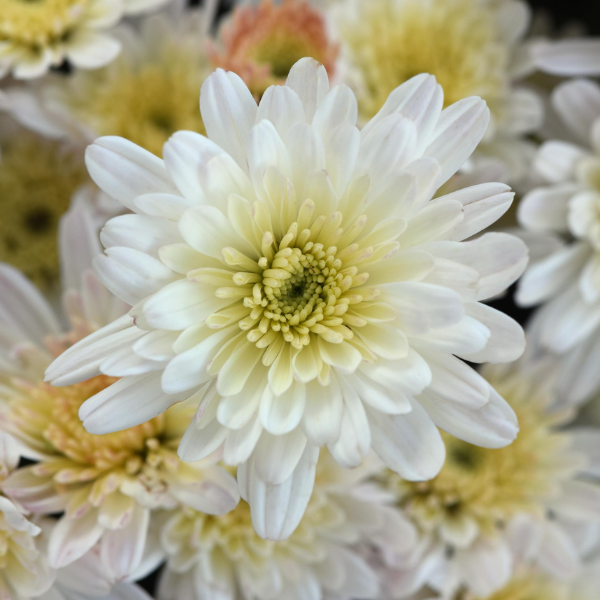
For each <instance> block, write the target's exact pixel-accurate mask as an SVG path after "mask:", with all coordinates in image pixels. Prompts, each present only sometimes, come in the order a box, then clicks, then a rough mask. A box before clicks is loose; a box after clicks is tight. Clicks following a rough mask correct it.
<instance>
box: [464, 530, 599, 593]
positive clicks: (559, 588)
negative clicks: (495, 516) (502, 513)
mask: <svg viewBox="0 0 600 600" xmlns="http://www.w3.org/2000/svg"><path fill="white" fill-rule="evenodd" d="M523 525H524V524H523V523H518V522H513V523H511V524H510V525H509V526H508V528H507V535H506V537H507V541H508V543H509V545H510V546H511V548H512V550H513V556H514V561H513V566H512V573H511V577H510V580H509V581H508V582H507V583H506V585H504V586H503V587H502V588H501V589H499V590H497V591H495V592H494V593H492V594H486V595H478V594H474V593H472V592H471V593H469V592H464V591H463V592H462V593H461V594H459V595H458V596H457V597H456V598H455V600H459V598H460V600H596V598H597V597H598V589H600V560H599V558H598V554H597V552H598V549H599V546H598V542H599V541H600V540H599V538H598V536H597V535H596V536H595V535H594V533H593V532H592V531H591V528H590V525H589V524H588V525H587V526H586V527H584V528H581V531H580V535H574V538H576V544H577V549H578V551H579V553H580V554H581V556H583V557H584V560H583V563H582V566H581V568H580V569H579V570H578V571H577V573H576V574H575V575H574V576H573V577H571V578H570V579H569V580H567V581H565V580H561V579H560V578H558V577H556V576H555V575H554V574H553V573H548V572H547V571H542V570H540V569H539V568H538V567H537V566H536V565H535V563H532V562H531V560H530V554H531V546H532V543H533V544H534V545H535V544H536V540H535V539H532V536H531V531H530V530H529V528H528V527H527V526H525V527H524V526H523ZM574 533H575V532H574ZM581 534H582V535H581ZM590 534H592V535H590Z"/></svg>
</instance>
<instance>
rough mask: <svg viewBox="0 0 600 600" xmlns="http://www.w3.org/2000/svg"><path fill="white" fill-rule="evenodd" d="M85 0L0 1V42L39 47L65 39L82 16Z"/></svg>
mask: <svg viewBox="0 0 600 600" xmlns="http://www.w3.org/2000/svg"><path fill="white" fill-rule="evenodd" d="M87 4H88V0H0V41H3V40H9V41H11V42H13V43H17V44H24V45H27V46H30V47H31V48H34V49H36V48H42V47H44V46H47V45H49V44H51V43H53V42H55V41H59V40H61V39H63V38H65V37H66V36H67V35H68V34H69V33H70V32H71V30H72V29H74V28H75V27H76V26H77V24H78V23H79V22H80V21H81V20H82V18H83V17H84V15H85V13H86V10H87Z"/></svg>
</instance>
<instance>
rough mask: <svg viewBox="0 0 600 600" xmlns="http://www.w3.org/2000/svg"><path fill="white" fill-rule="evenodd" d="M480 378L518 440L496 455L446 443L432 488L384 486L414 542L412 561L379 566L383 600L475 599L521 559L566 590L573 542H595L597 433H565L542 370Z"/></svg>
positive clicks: (577, 563)
mask: <svg viewBox="0 0 600 600" xmlns="http://www.w3.org/2000/svg"><path fill="white" fill-rule="evenodd" d="M485 374H486V376H487V378H488V380H489V381H490V383H491V384H492V385H494V386H495V387H496V389H497V390H498V391H499V392H500V393H502V394H503V396H504V397H505V398H506V400H507V401H508V402H509V404H510V405H511V406H512V408H513V409H514V410H515V412H516V414H517V416H518V418H519V425H520V431H519V435H518V437H517V439H516V440H515V442H513V444H511V445H510V446H507V447H506V448H502V449H497V450H493V449H486V448H478V447H476V446H472V445H470V444H468V443H466V442H463V441H460V440H456V439H450V438H449V439H447V440H446V446H447V459H446V463H445V465H444V467H443V468H442V470H441V472H440V474H439V475H438V476H437V477H435V478H434V479H432V480H431V481H428V482H418V483H414V482H407V481H403V480H402V479H400V478H399V477H398V476H397V475H396V474H394V473H391V472H389V473H388V476H387V477H386V478H384V480H383V482H384V485H385V487H386V488H387V489H388V490H391V491H394V492H395V493H396V496H397V505H398V507H399V508H400V509H401V510H402V511H403V513H404V515H405V516H406V517H407V518H409V519H410V520H411V522H413V523H414V524H415V525H416V526H417V527H418V529H419V531H420V533H421V541H420V544H419V551H418V552H415V553H413V554H412V555H409V556H408V557H400V559H399V560H396V564H395V565H394V561H393V559H394V557H392V561H388V562H389V565H390V569H389V571H388V573H387V574H385V575H384V576H385V578H386V580H387V586H388V589H389V590H390V595H391V597H394V598H399V597H402V598H403V597H406V596H408V595H410V594H412V593H415V592H417V591H419V590H420V589H421V588H422V587H423V586H424V585H429V587H430V588H434V589H437V590H439V591H440V592H441V593H442V595H443V596H444V597H452V596H453V595H454V594H455V593H456V592H457V591H458V590H460V589H462V588H464V589H465V590H467V591H468V592H469V594H470V595H468V597H469V598H471V597H473V598H483V597H486V596H488V595H490V594H492V593H493V592H495V591H496V590H498V589H500V588H501V587H502V586H504V585H505V584H506V583H507V581H508V580H509V578H510V577H511V574H512V573H513V571H514V567H515V564H517V563H519V562H522V561H523V560H524V559H525V558H526V559H527V561H528V563H530V564H532V565H533V564H534V565H536V568H539V569H541V570H544V571H546V572H547V573H549V574H550V575H552V576H553V577H555V578H556V579H557V580H561V581H567V580H568V579H570V578H571V577H573V576H574V575H576V574H577V573H578V571H579V570H580V568H581V557H582V551H583V550H584V548H581V546H583V544H582V543H581V540H580V538H581V536H582V535H587V536H588V537H590V534H591V536H592V537H593V538H594V539H600V536H599V534H600V485H598V477H599V476H600V461H599V460H598V456H597V454H598V453H597V451H595V450H594V448H597V447H598V446H599V445H600V429H591V428H587V429H577V428H572V429H567V430H565V429H564V425H565V424H566V423H568V422H569V421H570V420H571V419H572V418H573V416H574V415H573V412H572V411H570V410H565V409H564V408H562V407H561V406H560V404H556V401H555V397H554V395H553V393H552V391H551V390H552V382H551V379H552V374H551V372H550V371H549V365H548V363H547V362H545V361H544V362H541V363H539V364H531V363H523V364H519V365H518V366H508V367H488V368H486V370H485ZM594 479H595V481H594ZM584 532H585V533H584ZM407 558H408V559H407ZM494 598H495V597H494Z"/></svg>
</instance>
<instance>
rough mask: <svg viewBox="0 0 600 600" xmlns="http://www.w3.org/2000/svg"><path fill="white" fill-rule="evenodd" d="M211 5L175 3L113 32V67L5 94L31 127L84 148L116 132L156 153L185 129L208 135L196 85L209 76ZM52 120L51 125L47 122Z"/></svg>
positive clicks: (49, 79) (18, 116) (55, 78)
mask: <svg viewBox="0 0 600 600" xmlns="http://www.w3.org/2000/svg"><path fill="white" fill-rule="evenodd" d="M211 20H212V15H211V13H210V11H209V10H198V9H189V8H186V7H185V6H184V4H183V3H181V2H176V3H174V5H173V6H172V7H170V9H169V11H168V12H165V13H163V14H159V15H151V16H149V17H146V18H144V19H140V20H139V22H138V24H137V26H136V27H133V26H128V25H121V26H120V27H118V28H117V29H115V31H114V35H115V37H116V38H118V39H119V40H120V43H121V45H122V51H121V54H120V55H119V57H118V58H117V59H115V60H114V61H112V62H111V63H110V64H109V65H107V66H105V67H104V68H101V69H95V70H93V71H89V70H88V71H76V72H75V73H73V74H72V75H71V76H70V77H64V76H61V75H50V76H48V77H47V78H46V79H45V80H44V81H43V82H41V83H40V84H39V85H38V86H36V87H35V88H33V89H32V88H31V87H29V88H26V87H25V86H13V87H11V88H8V90H7V92H6V96H7V100H8V102H9V103H10V105H11V113H12V115H13V116H14V118H16V119H17V120H19V121H20V122H21V123H22V124H23V125H25V126H26V127H28V128H30V129H33V130H35V131H36V132H38V133H40V135H44V136H47V137H52V138H58V139H60V140H61V141H64V142H67V143H69V144H71V145H75V146H76V147H77V148H78V149H80V150H81V153H82V154H83V148H84V147H85V146H86V145H87V144H89V143H91V142H92V141H93V140H94V139H95V138H97V137H99V136H102V135H119V136H123V137H126V138H127V139H129V140H131V141H133V142H135V143H136V144H138V145H140V146H142V147H143V148H145V149H146V150H149V151H150V152H154V153H155V154H157V155H158V156H160V153H161V151H162V147H163V144H164V143H165V142H166V141H167V139H168V138H169V136H170V135H171V134H172V133H174V132H175V131H178V130H180V129H191V130H194V131H198V132H200V133H204V126H203V124H202V118H201V117H200V113H199V112H198V89H199V88H200V86H201V85H202V82H203V81H204V79H205V78H206V77H207V76H208V75H209V74H210V72H211V69H210V59H209V57H208V53H207V49H206V46H205V44H206V30H207V29H208V27H209V26H210V22H211ZM49 125H50V127H49Z"/></svg>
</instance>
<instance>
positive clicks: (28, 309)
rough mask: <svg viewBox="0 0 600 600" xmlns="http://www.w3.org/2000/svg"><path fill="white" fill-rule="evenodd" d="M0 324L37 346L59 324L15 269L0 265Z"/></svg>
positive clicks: (48, 307)
mask: <svg viewBox="0 0 600 600" xmlns="http://www.w3.org/2000/svg"><path fill="white" fill-rule="evenodd" d="M0 289H2V294H0V322H1V323H2V324H3V325H6V326H8V328H9V329H10V330H12V331H14V333H15V334H16V335H18V336H19V337H20V338H21V339H23V340H31V341H32V342H35V343H37V344H38V345H40V346H43V344H44V338H45V337H46V336H47V335H48V334H52V335H58V333H59V332H60V329H61V328H60V325H59V323H58V321H57V319H56V317H55V316H54V314H53V312H52V309H51V308H50V306H49V305H48V303H47V302H46V300H45V299H44V297H43V296H42V294H40V292H39V291H38V290H37V288H36V287H35V286H34V285H33V284H32V283H31V282H30V281H29V280H28V279H27V278H26V277H25V276H24V275H23V274H22V273H21V272H20V271H18V270H17V269H15V268H14V267H11V266H10V265H7V264H0Z"/></svg>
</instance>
